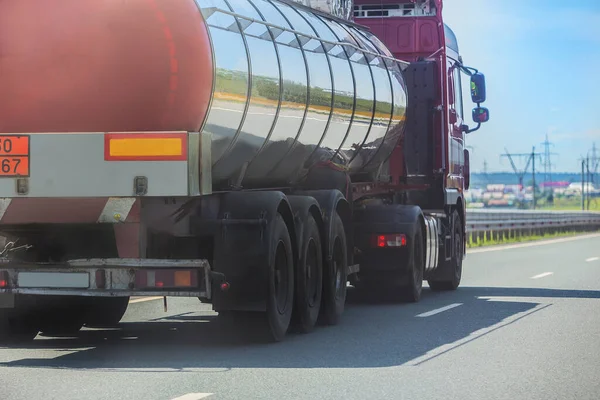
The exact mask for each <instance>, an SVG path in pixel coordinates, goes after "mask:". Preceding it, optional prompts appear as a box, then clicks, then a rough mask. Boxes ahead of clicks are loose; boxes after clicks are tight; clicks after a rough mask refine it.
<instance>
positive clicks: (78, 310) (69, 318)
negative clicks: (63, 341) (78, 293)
mask: <svg viewBox="0 0 600 400" xmlns="http://www.w3.org/2000/svg"><path fill="white" fill-rule="evenodd" d="M85 300H86V299H85V298H78V297H72V296H47V298H45V299H44V301H45V304H44V303H42V304H41V307H40V309H39V310H38V315H39V317H38V323H39V328H40V332H41V333H42V334H44V335H48V336H62V335H73V334H76V333H77V332H79V330H80V329H81V327H82V326H83V323H84V322H85V313H86V304H85Z"/></svg>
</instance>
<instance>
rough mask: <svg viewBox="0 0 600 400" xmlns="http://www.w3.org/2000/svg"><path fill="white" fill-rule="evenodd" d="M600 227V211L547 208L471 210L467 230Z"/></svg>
mask: <svg viewBox="0 0 600 400" xmlns="http://www.w3.org/2000/svg"><path fill="white" fill-rule="evenodd" d="M594 227H600V212H592V211H545V210H481V209H470V210H467V232H468V233H481V232H501V231H526V230H531V231H548V230H564V229H565V228H582V229H585V230H587V229H590V228H594Z"/></svg>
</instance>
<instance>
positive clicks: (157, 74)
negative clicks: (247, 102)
mask: <svg viewBox="0 0 600 400" xmlns="http://www.w3.org/2000/svg"><path fill="white" fill-rule="evenodd" d="M212 76H213V73H212V58H211V49H210V42H209V37H208V33H207V31H206V25H205V24H204V21H203V18H202V15H201V14H200V13H199V12H198V7H197V5H196V4H195V3H194V1H193V0H177V1H172V0H128V1H120V0H104V1H97V0H61V1H60V6H57V4H55V2H53V1H40V0H18V1H2V2H0V87H1V88H2V89H1V93H2V96H1V97H0V132H13V133H19V132H57V131H63V132H64V131H70V132H73V131H79V132H90V131H92V132H94V131H95V132H98V131H144V130H184V131H198V130H199V129H200V126H201V124H202V121H203V120H204V117H205V114H206V112H207V109H208V104H209V101H210V96H211V90H212Z"/></svg>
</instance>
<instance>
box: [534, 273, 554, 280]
mask: <svg viewBox="0 0 600 400" xmlns="http://www.w3.org/2000/svg"><path fill="white" fill-rule="evenodd" d="M552 274H554V272H544V273H543V274H539V275H536V276H532V277H531V279H540V278H543V277H545V276H550V275H552Z"/></svg>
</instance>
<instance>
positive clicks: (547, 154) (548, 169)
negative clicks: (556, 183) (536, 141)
mask: <svg viewBox="0 0 600 400" xmlns="http://www.w3.org/2000/svg"><path fill="white" fill-rule="evenodd" d="M542 145H543V146H544V159H543V165H544V182H551V181H552V167H553V166H554V165H553V164H552V157H553V156H557V155H558V154H556V153H552V152H551V151H550V150H551V148H552V147H554V143H552V142H550V141H549V140H548V134H546V140H545V141H544V142H542ZM550 190H552V189H550Z"/></svg>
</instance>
